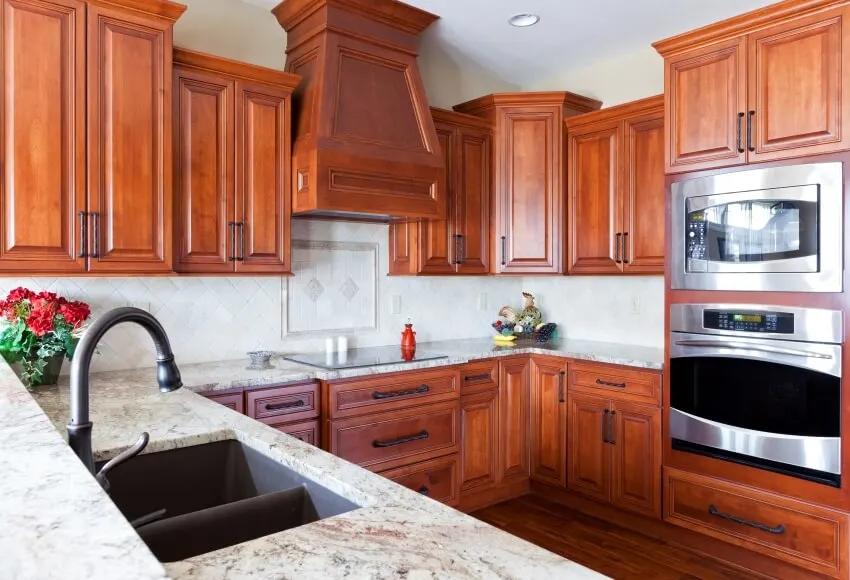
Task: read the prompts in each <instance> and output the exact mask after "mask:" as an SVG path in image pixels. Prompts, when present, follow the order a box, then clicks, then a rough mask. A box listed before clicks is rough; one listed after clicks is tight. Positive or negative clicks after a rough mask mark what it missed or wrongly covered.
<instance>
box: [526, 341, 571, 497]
mask: <svg viewBox="0 0 850 580" xmlns="http://www.w3.org/2000/svg"><path fill="white" fill-rule="evenodd" d="M565 367H566V365H565V364H564V362H563V361H560V362H559V361H557V360H550V359H534V358H533V359H532V360H531V423H530V425H531V427H530V428H531V478H532V479H536V480H540V481H545V482H547V483H553V484H555V485H560V486H566V485H567V399H566V394H567V385H566V382H567V380H566V374H567V373H566V368H565Z"/></svg>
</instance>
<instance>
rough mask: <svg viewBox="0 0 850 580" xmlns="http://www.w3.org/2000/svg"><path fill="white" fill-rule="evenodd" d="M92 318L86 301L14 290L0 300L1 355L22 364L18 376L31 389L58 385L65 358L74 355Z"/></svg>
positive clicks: (48, 293) (26, 290)
mask: <svg viewBox="0 0 850 580" xmlns="http://www.w3.org/2000/svg"><path fill="white" fill-rule="evenodd" d="M89 316H91V309H90V308H89V306H88V304H86V303H84V302H72V301H69V300H67V299H65V298H62V297H61V296H57V295H56V294H54V293H53V292H39V293H37V294H36V293H35V292H33V291H32V290H28V289H27V288H15V289H14V290H12V291H11V292H9V295H8V296H6V299H5V300H2V301H0V320H2V321H3V325H4V328H3V329H2V333H0V354H2V355H3V358H4V359H6V362H8V363H9V364H15V363H20V366H21V369H22V370H21V372H20V373H19V374H20V377H21V380H23V382H24V384H26V385H27V386H28V387H34V386H38V385H42V384H49V382H50V381H53V382H55V379H56V378H57V377H56V376H58V373H59V368H60V367H61V362H62V357H63V356H67V357H68V359H69V360H70V359H71V357H72V356H73V355H74V350H75V349H76V347H77V342H79V337H80V334H81V333H82V328H83V325H84V324H85V322H86V320H88V319H89ZM57 359H58V364H57ZM51 363H52V364H51ZM53 371H55V372H53ZM54 375H56V376H54Z"/></svg>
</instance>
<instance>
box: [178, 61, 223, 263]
mask: <svg viewBox="0 0 850 580" xmlns="http://www.w3.org/2000/svg"><path fill="white" fill-rule="evenodd" d="M233 94H234V85H233V82H231V81H228V80H226V79H223V78H222V77H220V76H216V75H214V74H210V73H204V72H200V71H197V70H192V69H181V68H180V67H179V66H177V67H175V69H174V119H175V126H174V148H175V154H174V188H175V190H176V191H175V196H174V198H175V202H174V210H175V216H176V218H175V220H174V230H175V236H174V243H175V244H176V246H177V252H176V254H177V259H176V264H175V269H176V270H177V271H180V272H204V273H206V272H230V271H232V270H233V260H231V258H234V257H235V251H234V248H233V242H234V241H235V239H234V235H235V232H234V226H233V225H231V224H232V222H233V221H234V218H233V211H234V209H235V202H234V198H233V195H234V192H233Z"/></svg>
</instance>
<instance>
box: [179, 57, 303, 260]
mask: <svg viewBox="0 0 850 580" xmlns="http://www.w3.org/2000/svg"><path fill="white" fill-rule="evenodd" d="M174 62H175V65H174V87H175V90H174V119H175V130H174V191H175V194H176V195H175V198H176V202H175V215H176V218H175V236H174V237H175V240H174V244H175V247H176V249H177V251H176V256H177V257H176V261H175V262H176V263H175V269H176V270H177V271H179V272H191V273H205V274H214V273H225V272H237V273H238V272H245V273H251V274H287V273H289V271H290V231H289V218H290V214H291V209H290V199H289V187H290V178H289V158H290V150H289V131H290V129H289V126H290V109H291V102H290V95H291V93H292V90H293V89H294V88H295V86H296V85H297V84H298V81H299V77H298V76H297V75H293V74H289V73H283V72H279V71H274V70H271V69H265V68H261V67H256V66H252V65H247V64H243V63H237V62H234V61H230V60H227V59H222V58H217V57H212V56H209V55H205V54H201V53H197V52H192V51H188V50H183V49H175V51H174Z"/></svg>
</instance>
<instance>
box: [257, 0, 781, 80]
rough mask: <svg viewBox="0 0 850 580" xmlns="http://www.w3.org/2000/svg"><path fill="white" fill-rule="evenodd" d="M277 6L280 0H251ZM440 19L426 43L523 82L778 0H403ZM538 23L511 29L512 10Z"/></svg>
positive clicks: (646, 44)
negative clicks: (537, 17) (529, 15)
mask: <svg viewBox="0 0 850 580" xmlns="http://www.w3.org/2000/svg"><path fill="white" fill-rule="evenodd" d="M247 1H248V2H251V3H252V4H259V5H262V6H266V7H268V8H272V7H273V6H275V5H276V4H278V3H279V1H280V0H247ZM405 1H406V2H407V3H408V4H411V5H413V6H417V7H419V8H422V9H423V10H427V11H429V12H432V13H434V14H437V15H439V16H440V17H441V18H440V20H438V21H437V22H436V23H435V24H434V25H433V26H432V28H433V30H429V31H427V34H428V39H427V41H428V43H429V44H431V43H435V44H439V45H440V48H441V50H443V51H444V52H446V53H447V54H448V55H449V56H452V55H454V56H457V57H458V58H460V59H463V60H469V61H472V62H474V63H476V64H478V65H479V66H481V67H482V68H484V69H487V70H489V71H491V72H493V73H495V74H496V75H497V76H499V77H501V78H502V79H504V80H506V81H509V82H512V83H516V84H518V85H525V84H529V83H533V82H536V81H539V80H541V79H545V78H547V77H549V76H552V75H555V74H558V73H561V72H564V71H567V70H570V69H573V68H576V67H579V66H582V65H587V64H590V63H592V62H594V61H598V60H604V59H608V58H613V57H616V56H618V55H621V54H626V53H629V52H632V51H634V50H638V49H640V48H644V47H646V46H648V45H649V44H650V43H652V42H654V41H656V40H661V39H663V38H667V37H668V36H673V35H675V34H679V33H681V32H686V31H688V30H691V29H693V28H697V27H700V26H703V25H705V24H710V23H712V22H716V21H718V20H722V19H724V18H728V17H730V16H734V15H736V14H741V13H743V12H747V11H749V10H753V9H755V8H759V7H762V6H766V5H768V4H773V3H774V2H775V1H776V0H521V1H518V0H405ZM519 12H531V13H534V14H538V15H540V22H539V23H538V24H536V25H535V26H532V27H529V28H516V27H513V26H510V25H509V24H508V23H507V20H508V18H509V17H510V16H512V15H513V14H517V13H519Z"/></svg>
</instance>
